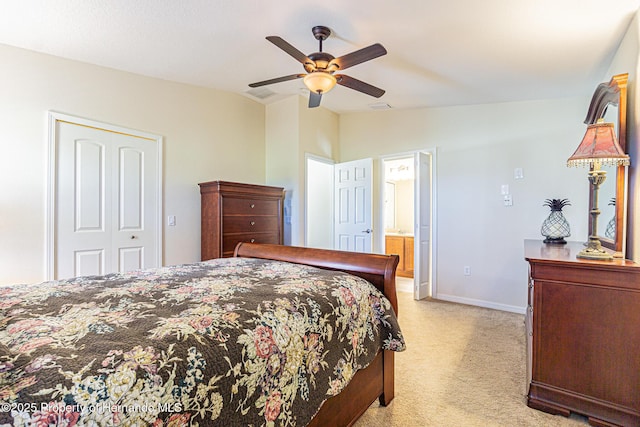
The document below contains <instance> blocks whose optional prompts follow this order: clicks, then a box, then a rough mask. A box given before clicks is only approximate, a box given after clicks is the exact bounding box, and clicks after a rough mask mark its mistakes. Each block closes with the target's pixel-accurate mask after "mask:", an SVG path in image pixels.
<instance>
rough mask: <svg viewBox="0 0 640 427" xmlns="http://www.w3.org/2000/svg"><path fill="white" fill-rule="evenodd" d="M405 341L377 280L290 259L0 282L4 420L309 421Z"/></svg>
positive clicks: (0, 418)
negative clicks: (380, 353) (379, 357)
mask: <svg viewBox="0 0 640 427" xmlns="http://www.w3.org/2000/svg"><path fill="white" fill-rule="evenodd" d="M404 346H405V344H404V340H403V338H402V333H401V332H400V329H399V328H398V324H397V320H396V318H395V315H394V314H393V310H392V309H391V305H390V303H389V301H388V300H387V299H386V298H385V297H384V296H383V295H382V294H381V293H380V292H379V291H378V290H376V289H375V287H373V286H372V285H371V284H369V283H368V282H366V281H364V280H362V279H360V278H358V277H355V276H351V275H347V274H344V273H336V272H330V271H326V270H320V269H316V268H313V267H309V266H303V265H296V264H290V263H283V262H276V261H267V260H258V259H250V258H224V259H216V260H211V261H207V262H202V263H196V264H188V265H181V266H171V267H164V268H159V269H154V270H145V271H141V272H135V273H125V274H112V275H107V276H101V277H81V278H75V279H69V280H63V281H55V282H46V283H42V284H34V285H18V286H9V287H0V426H5V425H11V426H50V425H54V426H75V425H77V426H112V425H113V426H145V425H152V426H155V427H159V426H213V425H222V426H237V425H251V426H272V425H278V426H302V425H306V424H307V423H308V422H309V420H310V419H311V418H312V417H313V415H314V414H315V413H316V412H317V410H318V409H319V408H320V406H321V404H322V402H323V401H324V400H326V399H327V398H329V397H331V396H332V395H335V394H337V393H339V392H340V391H341V390H342V389H343V388H344V387H345V385H346V384H347V383H348V382H349V380H350V379H351V378H352V376H353V375H354V374H355V372H356V371H357V370H358V369H361V368H364V367H366V366H367V365H368V364H369V363H370V362H371V361H372V360H373V358H374V356H375V355H376V353H377V352H378V350H379V349H380V348H381V347H382V348H384V349H387V350H395V351H402V350H404Z"/></svg>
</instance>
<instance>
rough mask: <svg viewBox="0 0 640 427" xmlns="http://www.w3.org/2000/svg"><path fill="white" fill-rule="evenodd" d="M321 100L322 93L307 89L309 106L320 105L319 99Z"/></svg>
mask: <svg viewBox="0 0 640 427" xmlns="http://www.w3.org/2000/svg"><path fill="white" fill-rule="evenodd" d="M321 100H322V94H321V93H316V92H313V91H309V108H315V107H318V106H320V101H321Z"/></svg>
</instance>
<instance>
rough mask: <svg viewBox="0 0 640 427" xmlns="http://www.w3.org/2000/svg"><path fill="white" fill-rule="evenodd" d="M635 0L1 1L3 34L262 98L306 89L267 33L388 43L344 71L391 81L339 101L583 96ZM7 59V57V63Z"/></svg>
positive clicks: (311, 43) (328, 44)
mask: <svg viewBox="0 0 640 427" xmlns="http://www.w3.org/2000/svg"><path fill="white" fill-rule="evenodd" d="M639 4H640V0H607V1H604V0H484V1H476V0H447V1H442V0H407V1H403V2H398V1H397V2H389V1H382V0H350V1H345V0H323V1H322V2H311V1H302V0H295V1H294V0H275V1H264V0H110V1H105V0H13V1H11V0H0V43H1V44H6V45H11V46H16V47H21V48H25V49H30V50H34V51H38V52H43V53H47V54H51V55H56V56H60V57H64V58H69V59H74V60H78V61H83V62H87V63H92V64H97V65H101V66H105V67H110V68H114V69H118V70H124V71H128V72H132V73H137V74H142V75H146V76H152V77H157V78H161V79H165V80H171V81H176V82H182V83H188V84H193V85H199V86H204V87H210V88H216V89H221V90H225V91H231V92H235V93H238V94H240V95H242V96H246V97H249V98H251V99H254V100H256V101H258V102H262V103H270V102H273V101H276V100H279V99H282V98H283V97H286V96H290V95H292V94H302V95H304V96H308V91H306V90H305V89H304V85H303V83H302V79H297V80H293V81H288V82H283V83H277V84H273V85H269V86H265V87H263V88H261V89H260V90H258V91H255V90H250V89H251V88H249V86H248V84H249V83H252V82H256V81H261V80H266V79H270V78H275V77H280V76H284V75H289V74H294V73H303V72H304V69H303V67H302V65H301V64H300V63H299V62H297V61H296V60H294V59H293V58H292V57H291V56H289V55H287V54H286V53H285V52H283V51H282V50H280V49H279V48H277V47H276V46H274V45H273V44H271V43H270V42H268V41H267V40H265V36H270V35H276V36H280V37H282V38H283V39H285V40H286V41H288V42H289V43H290V44H292V45H293V46H295V47H296V48H297V49H298V50H300V51H302V52H303V53H305V54H307V55H308V54H310V53H312V52H316V51H317V50H318V42H317V41H316V40H315V39H314V37H313V34H312V33H311V28H312V27H314V26H316V25H324V26H327V27H329V28H330V29H331V30H332V33H333V34H332V35H331V37H329V39H327V40H326V41H325V42H324V44H323V47H324V49H323V50H324V51H325V52H329V53H331V54H333V55H334V56H336V57H338V56H341V55H344V54H347V53H349V52H352V51H354V50H357V49H360V48H363V47H366V46H368V45H371V44H373V43H381V44H382V45H383V46H384V47H385V48H386V49H387V51H388V54H387V55H385V56H382V57H379V58H377V59H374V60H371V61H368V62H365V63H362V64H359V65H356V66H354V67H352V68H349V70H347V71H345V72H344V74H348V75H349V76H351V77H354V78H357V79H359V80H363V81H365V82H367V83H370V84H372V85H374V86H377V87H380V88H382V89H384V90H386V93H385V94H384V95H383V96H382V97H381V98H373V97H370V96H368V95H364V94H362V93H359V92H356V91H354V90H351V89H348V88H345V87H342V86H337V87H336V88H334V89H333V90H332V91H331V92H329V93H327V94H325V95H324V96H323V99H322V106H323V107H325V108H328V109H330V110H332V111H335V112H337V113H346V112H355V111H367V110H370V109H371V108H380V107H385V106H387V105H388V106H390V107H391V108H394V109H408V108H422V107H437V106H450V105H464V104H478V103H493V102H507V101H519V100H531V99H542V98H555V97H569V96H580V95H584V94H585V93H591V91H592V89H593V88H595V86H596V85H597V84H598V83H600V82H601V81H602V80H603V76H604V73H606V71H607V69H608V65H609V62H610V61H611V59H612V58H613V54H614V53H615V51H616V50H617V48H618V46H619V44H620V41H621V40H622V37H623V35H624V33H625V32H626V30H627V28H628V27H629V24H630V23H631V21H632V19H633V17H634V15H635V13H636V11H637V10H638V7H639ZM3 66H4V64H3Z"/></svg>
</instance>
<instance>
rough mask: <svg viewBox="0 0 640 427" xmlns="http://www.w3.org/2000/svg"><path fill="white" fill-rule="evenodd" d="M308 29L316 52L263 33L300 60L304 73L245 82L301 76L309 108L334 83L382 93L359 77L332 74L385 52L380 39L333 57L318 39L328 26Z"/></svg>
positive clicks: (376, 94) (377, 94)
mask: <svg viewBox="0 0 640 427" xmlns="http://www.w3.org/2000/svg"><path fill="white" fill-rule="evenodd" d="M311 31H312V32H313V36H314V37H315V38H316V40H318V42H319V44H320V48H319V51H318V52H315V53H311V54H309V55H305V54H304V53H302V52H300V51H299V50H298V49H296V48H295V47H293V46H292V45H291V44H289V43H288V42H287V41H285V40H284V39H282V38H281V37H278V36H268V37H267V40H269V41H270V42H271V43H273V44H275V45H276V46H278V47H279V48H280V49H282V50H284V51H285V52H286V53H288V54H289V55H291V56H292V57H293V58H294V59H296V60H297V61H299V62H300V63H302V65H303V66H304V69H305V71H306V72H307V74H290V75H288V76H283V77H277V78H275V79H269V80H264V81H261V82H257V83H251V84H250V85H249V86H250V87H259V86H265V85H270V84H273V83H280V82H286V81H288V80H295V79H299V78H302V79H303V80H304V84H305V86H306V87H307V88H309V108H314V107H317V106H319V105H320V100H321V99H322V95H323V94H325V93H327V92H329V91H330V90H331V89H333V87H334V86H335V85H336V83H337V84H339V85H342V86H344V87H348V88H349V89H353V90H357V91H358V92H362V93H366V94H367V95H371V96H374V97H376V98H380V97H381V96H382V95H384V90H382V89H380V88H377V87H375V86H372V85H370V84H368V83H365V82H363V81H361V80H358V79H354V78H353V77H349V76H347V75H344V74H334V73H335V72H336V71H342V70H346V69H347V68H349V67H353V66H354V65H358V64H361V63H363V62H365V61H369V60H371V59H374V58H377V57H379V56H382V55H386V54H387V50H386V49H385V48H384V47H383V46H382V45H381V44H380V43H376V44H372V45H371V46H368V47H365V48H362V49H360V50H356V51H354V52H351V53H348V54H346V55H343V56H340V57H338V58H335V57H334V56H333V55H331V54H329V53H327V52H323V51H322V42H323V41H324V40H326V39H327V38H328V37H329V36H330V35H331V30H330V29H329V28H327V27H323V26H321V25H319V26H316V27H313V28H312V29H311Z"/></svg>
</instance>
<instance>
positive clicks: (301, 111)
mask: <svg viewBox="0 0 640 427" xmlns="http://www.w3.org/2000/svg"><path fill="white" fill-rule="evenodd" d="M307 104H308V99H307V97H303V96H293V97H289V98H286V99H284V100H282V101H278V102H275V103H272V104H269V105H267V108H266V110H267V113H266V117H267V119H266V120H267V122H266V147H267V154H266V159H267V160H266V164H267V166H266V169H267V171H266V176H267V183H269V184H270V185H278V186H282V187H284V188H285V192H286V201H285V243H286V244H290V245H294V246H304V242H305V238H304V234H305V231H304V229H305V222H304V221H305V154H313V155H316V156H320V157H324V158H327V159H333V160H336V159H337V158H338V155H339V154H338V115H337V114H335V113H333V112H331V111H329V110H327V109H325V108H322V107H318V108H308V107H307Z"/></svg>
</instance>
